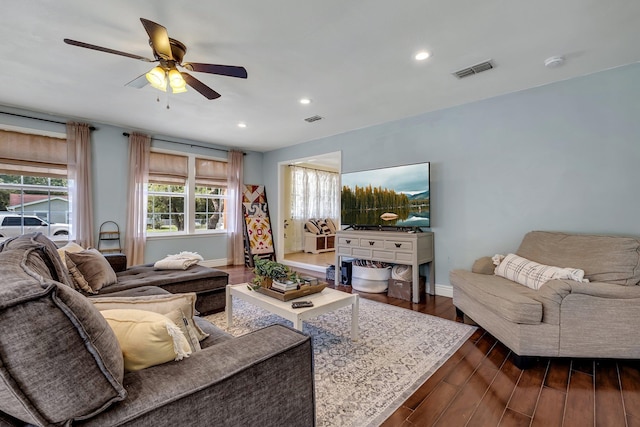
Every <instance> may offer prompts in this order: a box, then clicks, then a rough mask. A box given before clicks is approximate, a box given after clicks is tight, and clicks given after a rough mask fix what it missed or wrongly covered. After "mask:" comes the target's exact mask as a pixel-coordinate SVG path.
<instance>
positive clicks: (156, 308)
mask: <svg viewBox="0 0 640 427" xmlns="http://www.w3.org/2000/svg"><path fill="white" fill-rule="evenodd" d="M107 295H108V294H107ZM90 300H91V302H92V303H93V305H94V307H96V308H97V309H98V310H100V311H103V310H112V309H115V308H130V309H137V310H147V311H153V312H155V313H160V314H167V313H169V312H171V311H172V310H175V309H180V310H182V312H184V314H185V316H186V317H187V320H188V323H189V326H190V327H191V328H193V329H194V331H195V333H196V337H197V340H198V341H202V340H203V339H205V338H206V337H207V336H208V335H207V334H206V333H205V332H204V331H203V330H202V329H200V327H199V326H198V325H196V324H195V322H194V320H193V319H194V317H195V315H196V294H195V293H193V292H190V293H184V294H160V295H149V296H136V297H123V296H112V297H110V296H103V297H100V298H91V299H90Z"/></svg>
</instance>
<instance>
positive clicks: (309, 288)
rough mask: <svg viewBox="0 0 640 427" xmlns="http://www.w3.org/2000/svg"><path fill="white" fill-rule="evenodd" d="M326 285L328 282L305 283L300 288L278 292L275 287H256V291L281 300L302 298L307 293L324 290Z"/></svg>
mask: <svg viewBox="0 0 640 427" xmlns="http://www.w3.org/2000/svg"><path fill="white" fill-rule="evenodd" d="M326 287H327V284H326V283H320V284H318V285H304V286H301V287H300V289H297V290H295V291H287V292H278V291H274V290H273V289H269V288H263V287H260V288H258V289H256V292H260V293H261V294H265V295H267V296H270V297H272V298H275V299H279V300H280V301H290V300H292V299H296V298H301V297H304V296H307V295H311V294H317V293H318V292H322V290H323V289H324V288H326Z"/></svg>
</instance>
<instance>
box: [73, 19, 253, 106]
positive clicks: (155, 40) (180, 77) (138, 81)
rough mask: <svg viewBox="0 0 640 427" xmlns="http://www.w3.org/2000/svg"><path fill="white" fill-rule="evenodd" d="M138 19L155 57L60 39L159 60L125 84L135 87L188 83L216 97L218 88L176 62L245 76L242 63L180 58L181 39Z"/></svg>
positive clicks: (182, 87)
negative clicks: (195, 60)
mask: <svg viewBox="0 0 640 427" xmlns="http://www.w3.org/2000/svg"><path fill="white" fill-rule="evenodd" d="M140 21H141V22H142V25H143V26H144V29H145V30H146V31H147V34H148V35H149V45H150V46H151V50H152V51H153V56H154V58H155V59H149V58H145V57H143V56H138V55H134V54H132V53H127V52H121V51H119V50H114V49H109V48H106V47H101V46H96V45H93V44H89V43H84V42H80V41H77V40H71V39H64V42H65V43H67V44H70V45H72V46H78V47H84V48H87V49H93V50H99V51H101V52H107V53H112V54H114V55H120V56H126V57H127V58H133V59H138V60H140V61H145V62H159V64H158V66H156V67H154V68H153V69H151V70H150V71H149V72H147V73H145V74H143V75H141V76H139V77H137V78H135V79H133V80H132V81H130V82H129V83H127V86H132V87H137V88H142V87H144V86H146V85H147V83H150V84H151V86H153V87H154V88H156V89H160V90H162V91H166V90H167V89H168V88H169V87H171V89H172V91H173V93H182V92H186V91H187V89H186V85H189V86H191V87H192V88H193V89H195V90H196V91H198V92H199V93H200V94H202V95H203V96H204V97H205V98H207V99H216V98H219V97H220V94H219V93H218V92H216V91H215V90H213V89H211V88H210V87H209V86H207V85H205V84H204V83H202V82H201V81H200V80H198V79H196V78H195V77H193V76H192V75H191V74H188V73H186V72H184V71H182V72H181V71H179V70H178V68H177V67H178V66H179V67H182V68H184V69H186V70H189V71H196V72H201V73H209V74H219V75H222V76H229V77H238V78H241V79H246V78H247V70H246V69H245V68H244V67H238V66H234V65H216V64H201V63H197V62H182V59H183V58H184V55H185V53H186V52H187V47H186V46H185V45H184V44H183V43H182V42H180V41H178V40H175V39H172V38H170V37H169V35H168V33H167V29H166V28H165V27H163V26H162V25H160V24H156V23H155V22H153V21H149V20H148V19H144V18H140Z"/></svg>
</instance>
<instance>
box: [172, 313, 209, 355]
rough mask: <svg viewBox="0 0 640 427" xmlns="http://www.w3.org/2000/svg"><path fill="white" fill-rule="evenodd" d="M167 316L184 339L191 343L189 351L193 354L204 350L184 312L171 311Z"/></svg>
mask: <svg viewBox="0 0 640 427" xmlns="http://www.w3.org/2000/svg"><path fill="white" fill-rule="evenodd" d="M165 316H167V317H168V318H169V319H171V321H172V322H173V323H174V324H175V325H176V326H177V327H178V328H180V330H181V331H182V333H183V334H184V337H185V338H186V339H187V341H188V342H189V349H190V350H191V353H195V352H196V351H200V350H202V347H201V346H200V341H198V335H197V333H196V331H195V329H194V328H193V327H192V326H191V325H190V324H189V320H188V319H187V316H186V315H185V314H184V312H183V311H182V310H180V309H179V308H176V309H175V310H171V311H170V312H168V313H167V314H165Z"/></svg>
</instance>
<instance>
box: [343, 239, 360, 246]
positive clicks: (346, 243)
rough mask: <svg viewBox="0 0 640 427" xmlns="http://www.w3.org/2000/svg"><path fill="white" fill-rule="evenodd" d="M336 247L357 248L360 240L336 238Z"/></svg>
mask: <svg viewBox="0 0 640 427" xmlns="http://www.w3.org/2000/svg"><path fill="white" fill-rule="evenodd" d="M338 245H340V246H359V245H360V239H352V238H347V237H340V238H338Z"/></svg>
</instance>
